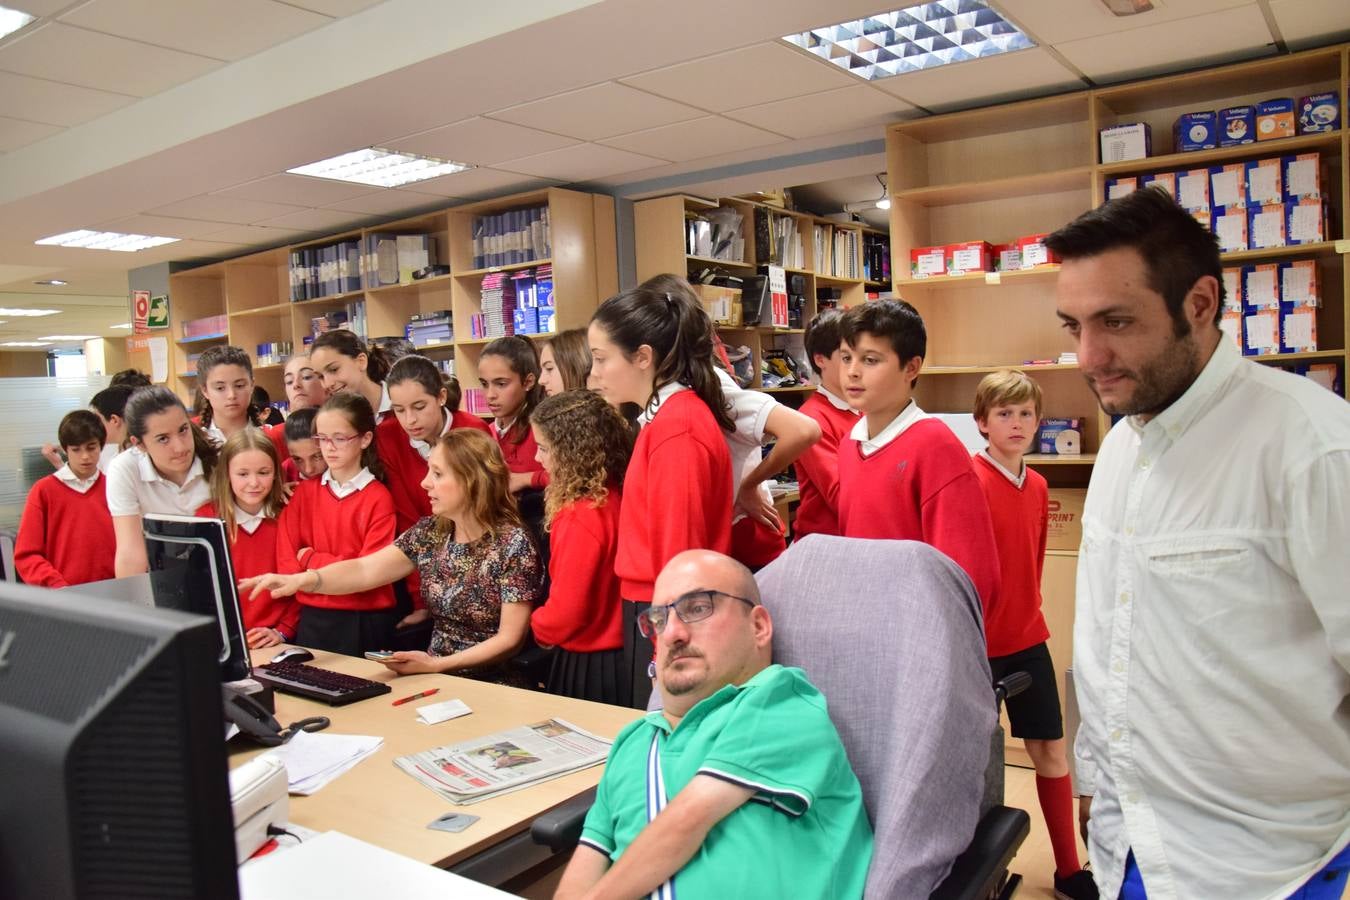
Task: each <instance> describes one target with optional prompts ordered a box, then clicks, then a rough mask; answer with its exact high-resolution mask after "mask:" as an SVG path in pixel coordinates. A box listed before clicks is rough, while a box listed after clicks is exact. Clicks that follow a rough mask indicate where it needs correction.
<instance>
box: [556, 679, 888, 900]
mask: <svg viewBox="0 0 1350 900" xmlns="http://www.w3.org/2000/svg"><path fill="white" fill-rule="evenodd" d="M655 733H659V734H660V744H659V746H660V759H661V774H662V776H663V778H664V779H665V786H666V796H667V800H668V801H670V800H674V799H675V795H676V794H678V793H679V792H680V790H681V789H682V788H683V787H684V786H685V785H686V784H688V783H689V781H690V780H691V779H692V778H693V777H694V776H695V775H698V774H700V773H702V774H707V775H713V776H715V777H718V778H722V779H725V780H727V781H732V782H735V783H737V784H742V785H745V786H746V787H750V788H754V790H755V794H754V796H753V797H751V799H750V801H749V802H747V803H745V804H743V805H741V806H740V807H739V808H738V809H736V810H735V811H734V812H732V813H731V814H730V815H729V816H727V817H726V818H725V819H723V820H722V821H721V822H718V823H717V824H716V825H715V826H713V828H712V830H711V831H709V832H708V836H707V839H706V840H704V842H703V846H702V847H700V848H699V850H698V851H697V852H696V853H695V854H694V856H693V858H691V859H690V860H689V862H688V863H686V864H685V866H684V868H682V869H680V871H679V872H678V873H676V875H675V879H674V881H675V897H676V898H683V900H690V898H702V897H736V898H738V900H745V898H753V897H774V898H780V897H795V898H812V897H828V898H849V897H861V896H862V894H863V884H864V882H865V881H866V880H867V866H868V863H870V862H871V859H872V827H871V825H870V824H869V823H868V821H867V812H866V810H865V809H864V808H863V800H862V789H861V788H860V787H859V786H858V779H857V777H856V776H855V775H854V774H853V769H852V768H850V767H849V764H848V757H847V756H846V755H845V754H844V745H843V744H842V743H841V742H840V740H839V733H838V732H837V731H835V728H834V723H833V722H831V721H830V717H829V714H828V712H827V710H826V705H825V698H824V696H822V695H821V693H820V691H818V690H816V689H815V687H814V686H813V685H812V684H811V683H810V682H809V681H807V680H806V675H805V674H804V673H803V672H802V670H801V669H790V668H784V667H783V666H778V665H773V666H769V667H768V668H767V669H764V670H763V671H761V672H759V673H758V674H757V675H755V677H753V678H751V679H750V680H749V681H747V682H746V683H745V684H743V685H740V686H736V685H727V686H726V687H724V688H722V689H721V690H720V691H718V692H717V693H715V694H713V695H712V696H711V697H707V698H705V699H704V700H702V701H700V702H699V703H698V704H697V705H695V706H694V708H693V709H691V710H689V713H688V714H687V715H686V716H685V717H684V719H682V720H681V721H680V724H679V727H678V728H675V729H673V730H672V728H671V727H670V723H669V722H667V721H666V718H665V716H663V715H662V714H661V713H660V712H653V713H648V714H647V715H646V716H645V717H643V718H641V719H638V720H637V721H636V722H632V723H630V724H629V725H628V726H627V727H626V728H624V730H623V731H621V732H619V736H618V737H617V738H615V740H614V746H613V747H611V748H610V753H609V760H608V761H607V762H606V764H605V774H604V776H603V777H602V778H601V779H600V787H599V789H598V791H597V793H596V798H595V805H594V806H592V807H591V811H590V813H589V814H588V815H587V816H586V826H585V828H584V829H583V831H582V833H581V842H582V843H584V844H588V845H589V846H591V847H593V848H594V849H596V850H599V851H600V852H602V853H604V854H606V855H608V856H609V857H610V859H611V860H617V859H618V858H619V856H620V855H622V854H623V852H624V849H625V848H627V847H628V845H629V844H631V843H632V842H633V840H634V839H635V838H636V837H637V835H638V832H640V831H641V830H642V829H643V828H644V827H646V825H647V761H648V754H649V752H650V750H651V744H652V735H653V734H655Z"/></svg>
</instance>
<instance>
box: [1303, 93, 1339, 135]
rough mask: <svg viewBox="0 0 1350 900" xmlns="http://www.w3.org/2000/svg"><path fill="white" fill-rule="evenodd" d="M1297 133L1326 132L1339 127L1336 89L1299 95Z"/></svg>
mask: <svg viewBox="0 0 1350 900" xmlns="http://www.w3.org/2000/svg"><path fill="white" fill-rule="evenodd" d="M1294 114H1295V116H1297V118H1298V122H1297V125H1298V133H1299V134H1327V133H1330V132H1332V131H1337V130H1338V129H1340V127H1341V98H1340V94H1338V93H1337V92H1336V91H1324V92H1323V93H1320V94H1310V95H1308V96H1307V97H1300V98H1299V101H1298V109H1296V110H1294Z"/></svg>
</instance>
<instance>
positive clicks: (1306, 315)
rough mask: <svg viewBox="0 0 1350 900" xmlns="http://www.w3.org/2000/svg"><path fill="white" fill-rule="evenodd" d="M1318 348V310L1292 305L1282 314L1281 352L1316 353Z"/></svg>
mask: <svg viewBox="0 0 1350 900" xmlns="http://www.w3.org/2000/svg"><path fill="white" fill-rule="evenodd" d="M1316 350H1317V312H1316V311H1315V310H1311V309H1308V308H1307V307H1306V306H1304V307H1290V308H1289V309H1286V310H1284V311H1283V313H1282V314H1281V315H1280V352H1281V353H1314V352H1316Z"/></svg>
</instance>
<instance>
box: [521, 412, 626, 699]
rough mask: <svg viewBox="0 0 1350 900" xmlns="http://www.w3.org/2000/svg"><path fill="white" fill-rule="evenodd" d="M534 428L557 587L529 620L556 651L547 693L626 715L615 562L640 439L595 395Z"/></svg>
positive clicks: (537, 419) (544, 416)
mask: <svg viewBox="0 0 1350 900" xmlns="http://www.w3.org/2000/svg"><path fill="white" fill-rule="evenodd" d="M530 423H531V426H532V428H533V429H534V439H535V441H536V442H537V443H538V445H539V451H538V458H539V462H540V463H541V464H542V465H543V467H544V471H546V472H548V474H549V484H548V487H547V488H546V489H545V490H544V527H545V528H547V529H548V530H549V532H550V540H549V543H550V547H551V549H552V556H551V558H550V559H549V575H550V576H551V580H552V586H551V587H550V589H549V595H548V602H547V603H545V604H544V605H543V606H541V607H540V608H539V609H537V610H535V611H534V615H533V616H532V617H531V618H530V627H531V629H533V631H534V638H535V640H536V641H537V642H538V643H539V644H540V646H544V647H554V648H556V649H555V650H554V655H553V660H552V665H551V667H550V669H549V673H548V679H547V682H546V686H547V688H548V691H549V693H552V694H562V695H563V696H567V697H578V698H580V699H582V700H594V701H596V702H598V703H612V704H619V705H622V706H628V705H630V704H631V702H632V697H631V696H629V694H631V689H630V682H631V679H630V678H629V677H628V673H627V670H626V669H625V667H624V659H623V598H622V596H621V595H620V593H619V579H618V576H617V575H615V574H614V554H615V551H616V550H617V549H618V546H619V505H620V491H621V489H622V487H623V474H624V469H625V468H627V466H628V457H629V455H630V454H631V452H632V449H633V437H632V431H631V430H630V429H629V427H628V422H627V420H625V419H624V417H623V416H621V415H620V414H619V412H618V410H616V409H615V408H614V407H612V406H610V405H609V404H608V403H606V402H605V400H604V398H603V397H601V396H600V395H599V394H596V393H593V392H591V391H587V390H579V391H565V392H563V393H560V394H554V395H553V396H551V397H549V398H547V399H545V400H544V401H543V402H541V403H540V404H539V406H537V407H536V408H535V410H534V412H533V413H532V414H531V416H530Z"/></svg>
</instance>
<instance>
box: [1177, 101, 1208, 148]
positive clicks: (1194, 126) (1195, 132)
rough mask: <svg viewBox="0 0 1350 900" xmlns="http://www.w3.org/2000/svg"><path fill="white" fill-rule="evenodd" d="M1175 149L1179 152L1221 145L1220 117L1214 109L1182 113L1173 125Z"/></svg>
mask: <svg viewBox="0 0 1350 900" xmlns="http://www.w3.org/2000/svg"><path fill="white" fill-rule="evenodd" d="M1172 143H1173V145H1174V146H1173V149H1174V150H1176V152H1178V153H1189V152H1191V151H1192V150H1213V149H1214V148H1215V147H1217V146H1219V135H1218V119H1217V118H1216V117H1215V115H1214V110H1212V109H1207V110H1204V111H1203V112H1188V113H1182V114H1181V115H1180V116H1178V117H1177V121H1176V124H1175V125H1173V126H1172Z"/></svg>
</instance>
